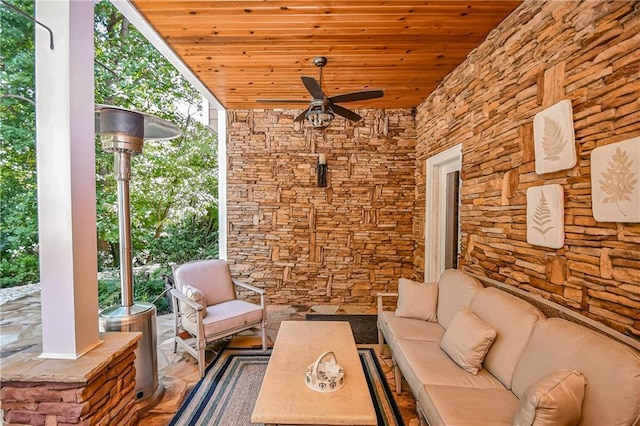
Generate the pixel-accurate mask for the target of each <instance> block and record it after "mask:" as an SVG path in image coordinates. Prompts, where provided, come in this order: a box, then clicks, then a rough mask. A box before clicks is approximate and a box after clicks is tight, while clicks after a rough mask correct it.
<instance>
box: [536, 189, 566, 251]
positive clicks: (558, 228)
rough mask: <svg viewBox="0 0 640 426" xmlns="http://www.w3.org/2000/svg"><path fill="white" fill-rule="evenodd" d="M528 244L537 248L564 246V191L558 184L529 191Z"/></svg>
mask: <svg viewBox="0 0 640 426" xmlns="http://www.w3.org/2000/svg"><path fill="white" fill-rule="evenodd" d="M527 242H528V243H529V244H533V245H536V246H543V247H551V248H556V249H557V248H562V246H564V190H563V189H562V186H560V185H558V184H553V185H543V186H533V187H531V188H529V189H527Z"/></svg>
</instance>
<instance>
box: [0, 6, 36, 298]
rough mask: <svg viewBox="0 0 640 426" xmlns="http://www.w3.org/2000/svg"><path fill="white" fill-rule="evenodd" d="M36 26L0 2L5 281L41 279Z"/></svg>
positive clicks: (1, 262)
mask: <svg viewBox="0 0 640 426" xmlns="http://www.w3.org/2000/svg"><path fill="white" fill-rule="evenodd" d="M15 3H16V6H18V7H19V8H20V9H22V10H24V11H25V12H26V13H29V14H33V8H34V2H33V1H28V0H26V1H19V2H15ZM33 31H34V28H33V23H32V22H31V21H29V20H28V19H25V18H24V17H22V16H20V15H18V14H16V13H15V12H13V11H10V10H8V9H5V8H4V7H0V88H1V92H0V95H1V96H2V98H1V99H0V209H1V210H0V286H6V285H10V284H12V283H28V282H37V281H38V216H37V208H36V151H35V108H34V105H33V100H34V98H35V97H34V95H35V90H34V73H35V68H34V36H33Z"/></svg>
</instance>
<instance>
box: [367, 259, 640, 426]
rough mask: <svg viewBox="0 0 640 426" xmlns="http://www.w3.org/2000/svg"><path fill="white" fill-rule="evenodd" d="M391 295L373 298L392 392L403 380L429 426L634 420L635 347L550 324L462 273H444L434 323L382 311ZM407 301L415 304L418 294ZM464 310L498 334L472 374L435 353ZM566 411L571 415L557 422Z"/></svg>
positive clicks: (637, 402) (638, 387) (639, 384)
mask: <svg viewBox="0 0 640 426" xmlns="http://www.w3.org/2000/svg"><path fill="white" fill-rule="evenodd" d="M414 284H418V283H414ZM401 291H402V288H400V292H401ZM392 297H394V298H397V297H398V294H397V293H384V294H379V295H378V330H379V332H378V334H379V342H380V350H381V351H382V349H383V343H384V342H385V341H386V343H387V344H388V345H389V348H390V349H391V353H392V358H393V361H394V365H395V372H396V388H397V389H398V391H400V390H401V386H400V382H401V377H402V376H403V377H404V378H405V379H406V381H407V383H408V384H409V388H410V389H411V392H412V393H413V395H414V397H415V399H416V403H417V406H418V414H419V415H420V417H421V420H425V419H426V421H427V422H428V424H429V425H431V426H438V425H492V426H493V425H510V424H518V425H520V424H535V425H546V424H567V423H568V424H575V422H576V421H577V422H578V423H577V424H579V425H594V426H604V425H607V426H614V425H635V424H638V422H639V419H640V355H639V354H638V352H637V351H636V350H635V349H633V348H631V347H629V346H627V345H624V344H622V343H620V342H617V341H615V340H614V339H612V338H609V337H605V335H603V334H601V333H598V332H595V331H592V330H590V329H588V328H586V327H583V326H580V325H577V324H574V323H572V322H569V321H566V320H563V319H559V318H546V317H545V316H544V315H543V314H542V312H540V311H539V310H538V309H537V308H536V307H534V306H533V305H531V304H529V303H528V302H526V301H524V300H522V299H520V298H518V297H515V296H513V295H511V294H508V293H506V292H504V291H502V290H499V289H497V288H494V287H486V288H485V287H484V286H483V285H482V284H481V283H480V282H479V281H478V280H476V279H475V278H473V277H472V276H470V275H468V274H465V273H464V272H461V271H459V270H453V269H451V270H447V271H445V272H444V273H443V274H442V276H441V278H440V280H439V282H438V284H437V304H436V309H437V322H431V321H425V320H424V319H415V318H407V317H398V316H397V315H396V311H395V310H383V306H384V305H387V306H389V302H392V301H393V300H390V299H387V298H392ZM400 297H402V295H400ZM411 297H413V298H414V299H415V293H414V294H412V295H411ZM414 302H416V301H415V300H413V301H412V303H414ZM425 303H426V304H427V305H428V301H426V300H425ZM465 308H468V309H466V311H469V312H471V313H473V314H474V315H475V317H477V318H479V319H480V320H481V321H480V322H483V323H484V324H485V325H487V324H488V326H489V327H490V328H493V329H494V330H495V339H494V340H493V342H492V343H491V344H490V346H489V349H488V352H486V355H485V357H484V359H483V361H482V365H481V369H480V370H479V371H478V373H477V374H475V375H474V374H472V373H470V372H468V371H466V370H464V369H462V368H461V367H460V366H459V365H458V364H457V363H456V362H454V361H453V359H452V357H451V356H450V355H448V354H447V352H445V351H444V350H443V349H442V347H441V344H442V343H443V342H442V340H443V337H444V336H445V334H449V336H447V340H451V339H452V338H454V336H450V335H451V333H453V331H452V330H450V332H449V333H447V329H448V328H449V327H450V325H452V321H454V318H455V321H457V322H459V321H458V320H459V318H460V317H456V315H458V313H459V312H460V311H465ZM465 315H466V314H465ZM460 316H462V313H461V314H460ZM432 319H434V318H432ZM472 328H473V327H472ZM456 330H463V331H464V333H467V334H469V333H471V331H469V327H466V328H459V325H458V324H456ZM464 333H462V334H464ZM472 334H473V333H471V335H472ZM449 352H451V350H449ZM452 353H453V352H452ZM454 357H455V353H454ZM400 373H401V374H400ZM401 375H402V376H401ZM558 375H561V376H562V378H561V379H559V380H558ZM565 379H566V380H565ZM574 379H575V380H582V381H583V382H582V384H581V385H578V386H576V385H575V383H576V382H575V381H574V382H573V384H571V383H570V380H574ZM550 380H551V384H549V381H550ZM584 382H586V385H584ZM545 386H546V388H545ZM571 386H573V388H572V389H573V390H574V391H575V392H573V393H572V392H570V391H569V388H571ZM541 389H542V391H541ZM545 389H546V391H547V392H544V390H545ZM576 389H577V390H576ZM580 389H582V391H583V394H580V392H581V391H580ZM576 393H578V394H579V395H577V396H576ZM545 398H546V399H545ZM532 401H533V403H532ZM536 404H539V405H538V408H536ZM554 404H555V408H556V412H555V414H554V413H553V408H554ZM576 405H577V409H578V410H579V411H578V413H577V416H578V417H575V416H574V417H575V418H574V419H573V420H571V416H570V411H571V410H575V409H576ZM527 410H528V411H527ZM545 410H547V411H545ZM549 410H551V411H549ZM558 410H560V411H559V412H558ZM563 410H565V411H566V412H563ZM580 410H581V411H580ZM564 415H567V416H568V417H565V418H564V419H563V417H562V416H564ZM554 416H555V417H554ZM558 416H559V417H558ZM559 419H560V420H559ZM567 419H568V420H567Z"/></svg>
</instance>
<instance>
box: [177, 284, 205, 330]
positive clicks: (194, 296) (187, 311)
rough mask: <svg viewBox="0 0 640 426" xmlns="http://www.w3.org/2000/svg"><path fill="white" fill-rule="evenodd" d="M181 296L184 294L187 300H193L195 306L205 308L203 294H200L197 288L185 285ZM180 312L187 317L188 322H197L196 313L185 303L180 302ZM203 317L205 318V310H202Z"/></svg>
mask: <svg viewBox="0 0 640 426" xmlns="http://www.w3.org/2000/svg"><path fill="white" fill-rule="evenodd" d="M182 294H184V295H185V296H187V297H188V298H189V299H191V300H193V301H194V302H196V303H197V304H199V305H202V306H203V307H205V308H206V307H207V299H206V298H205V297H204V293H202V292H201V291H200V290H198V289H197V288H195V287H192V286H190V285H188V284H185V285H184V286H182ZM180 310H181V311H182V313H183V314H184V316H185V317H187V319H188V320H189V321H191V322H196V321H197V319H198V311H196V310H195V309H194V308H192V307H191V306H189V305H187V304H186V303H183V302H180ZM203 315H204V316H205V317H206V316H207V311H206V310H203Z"/></svg>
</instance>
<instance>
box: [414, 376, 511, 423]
mask: <svg viewBox="0 0 640 426" xmlns="http://www.w3.org/2000/svg"><path fill="white" fill-rule="evenodd" d="M417 399H418V403H419V405H420V407H421V408H422V410H423V411H424V414H425V416H426V417H427V418H428V419H429V424H430V426H444V425H474V426H497V425H511V420H512V418H513V416H514V413H515V411H516V408H517V406H518V398H516V396H515V395H514V394H513V392H511V391H510V390H508V389H476V388H464V387H458V386H443V385H427V386H423V388H422V389H421V390H420V392H419V393H418V398H417Z"/></svg>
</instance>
